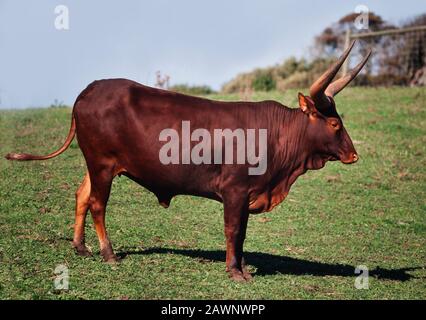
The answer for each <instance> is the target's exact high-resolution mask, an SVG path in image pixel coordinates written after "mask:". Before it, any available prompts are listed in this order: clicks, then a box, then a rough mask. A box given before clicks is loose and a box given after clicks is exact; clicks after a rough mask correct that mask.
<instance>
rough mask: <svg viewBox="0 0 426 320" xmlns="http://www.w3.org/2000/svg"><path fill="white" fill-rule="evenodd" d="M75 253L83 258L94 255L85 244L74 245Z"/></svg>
mask: <svg viewBox="0 0 426 320" xmlns="http://www.w3.org/2000/svg"><path fill="white" fill-rule="evenodd" d="M72 246H73V248H74V250H75V253H76V254H77V255H79V256H82V257H91V256H92V253H91V252H90V251H89V249H87V247H86V245H84V244H78V245H74V244H73V245H72Z"/></svg>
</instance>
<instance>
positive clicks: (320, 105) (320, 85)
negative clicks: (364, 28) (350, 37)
mask: <svg viewBox="0 0 426 320" xmlns="http://www.w3.org/2000/svg"><path fill="white" fill-rule="evenodd" d="M354 44H355V40H354V41H352V43H351V45H350V46H349V47H348V48H347V49H346V50H345V52H343V54H342V55H341V56H340V58H339V59H338V60H337V61H336V62H335V63H333V65H332V66H331V67H330V68H328V69H327V71H326V72H324V73H323V74H322V75H321V77H319V78H318V80H317V81H315V82H314V84H313V85H312V86H311V88H310V95H311V98H312V100H314V102H315V106H316V107H317V109H323V110H324V109H327V108H328V107H329V106H330V101H329V99H328V98H327V96H326V95H325V93H324V92H325V90H326V89H327V87H328V85H329V84H330V83H331V81H332V80H333V78H334V77H335V76H336V74H337V72H338V71H339V69H340V67H341V66H342V64H343V62H345V60H346V58H347V57H348V55H349V53H350V52H351V50H352V47H353V46H354Z"/></svg>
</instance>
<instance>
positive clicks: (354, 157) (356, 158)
mask: <svg viewBox="0 0 426 320" xmlns="http://www.w3.org/2000/svg"><path fill="white" fill-rule="evenodd" d="M353 159H354V162H355V161H358V155H357V154H356V153H354V155H353Z"/></svg>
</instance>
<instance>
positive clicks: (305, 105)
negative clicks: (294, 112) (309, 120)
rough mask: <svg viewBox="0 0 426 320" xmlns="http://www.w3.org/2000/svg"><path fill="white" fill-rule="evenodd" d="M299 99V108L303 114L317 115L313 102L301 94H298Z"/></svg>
mask: <svg viewBox="0 0 426 320" xmlns="http://www.w3.org/2000/svg"><path fill="white" fill-rule="evenodd" d="M298 97H299V106H300V109H302V111H303V113H305V114H314V113H317V108H315V103H314V101H313V100H312V99H311V98H310V97H307V96H304V95H303V93H300V92H299V94H298Z"/></svg>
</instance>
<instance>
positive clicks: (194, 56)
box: [0, 0, 426, 109]
mask: <svg viewBox="0 0 426 320" xmlns="http://www.w3.org/2000/svg"><path fill="white" fill-rule="evenodd" d="M360 4H363V5H366V6H367V7H368V8H369V10H370V11H373V12H375V13H377V14H379V15H380V16H382V18H384V19H385V20H387V21H389V22H392V23H399V22H402V21H404V20H405V19H407V18H410V17H412V16H414V15H417V14H420V13H425V12H426V1H422V0H404V1H401V0H399V1H395V0H368V1H367V0H364V1H359V0H357V1H352V0H346V1H341V0H328V1H314V0H298V1H286V0H264V1H261V0H256V1H255V0H232V1H230V0H215V1H211V0H210V1H207V0H205V1H203V0H174V1H173V0H155V1H154V0H151V1H144V0H141V1H136V0H122V1H112V0H103V1H101V0H91V1H84V0H69V1H67V0H40V1H31V0H26V1H23V0H0V109H10V108H26V107H42V106H48V105H50V104H52V103H54V101H55V100H56V101H59V102H62V103H65V104H68V105H72V104H73V103H74V101H75V99H76V97H77V95H78V94H79V93H80V92H81V91H82V90H83V89H84V88H85V87H86V86H87V85H88V84H89V83H91V82H92V81H94V80H97V79H104V78H128V79H132V80H135V81H138V82H140V83H143V84H146V85H151V86H152V85H154V84H155V73H156V71H157V70H160V71H161V72H162V73H163V74H168V75H170V78H171V84H172V85H173V84H180V83H187V84H191V85H194V84H197V85H201V84H205V85H209V86H211V87H213V88H214V89H220V87H221V85H223V84H224V83H225V82H226V81H228V80H230V79H232V78H233V77H234V76H235V75H236V74H238V73H240V72H244V71H250V70H252V69H253V68H255V67H264V66H268V65H273V64H276V63H280V62H282V61H283V60H284V59H286V58H288V57H290V56H296V57H302V56H307V55H308V49H309V46H310V45H312V42H313V39H314V37H315V36H316V35H318V34H319V33H320V32H321V31H322V30H324V28H326V27H327V26H329V25H330V24H331V23H333V22H336V21H337V20H338V19H339V18H341V17H342V16H344V15H346V14H348V13H352V12H354V10H355V8H356V7H357V6H358V5H360ZM58 5H65V6H66V7H67V8H68V17H69V29H68V30H58V29H57V28H56V27H55V21H56V22H57V20H58V16H59V15H60V13H55V8H56V7H57V6H58Z"/></svg>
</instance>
